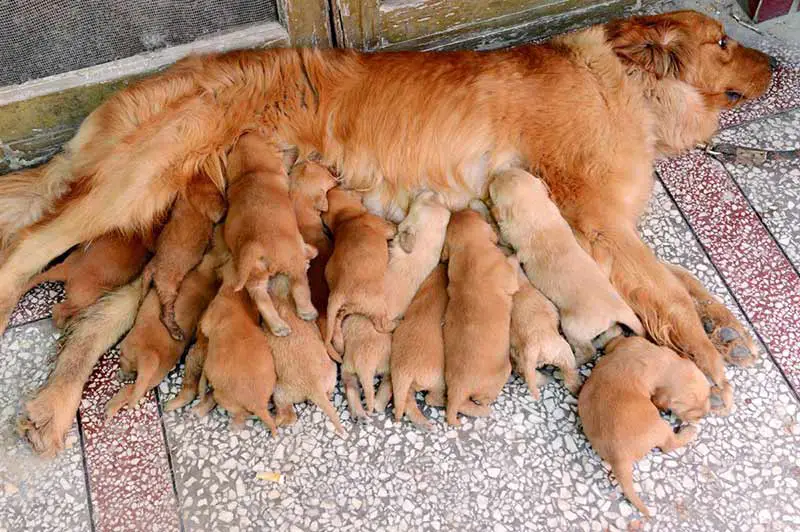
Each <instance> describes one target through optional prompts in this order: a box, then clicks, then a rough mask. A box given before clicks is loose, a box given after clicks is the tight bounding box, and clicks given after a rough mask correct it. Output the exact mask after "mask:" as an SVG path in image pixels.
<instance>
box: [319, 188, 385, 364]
mask: <svg viewBox="0 0 800 532" xmlns="http://www.w3.org/2000/svg"><path fill="white" fill-rule="evenodd" d="M322 218H323V221H324V222H325V224H326V225H327V226H328V228H329V229H330V230H331V232H332V233H333V241H334V248H333V255H331V258H330V260H329V261H328V265H327V266H326V267H325V278H326V279H327V281H328V286H329V287H330V290H331V293H330V297H329V298H328V316H327V326H326V333H325V344H326V345H327V346H328V352H329V353H330V355H331V357H332V358H333V359H334V360H336V361H337V362H341V361H342V358H341V356H340V355H339V353H338V352H337V351H336V350H335V349H334V348H333V346H332V343H331V342H332V340H333V337H334V335H337V336H338V335H339V334H341V333H340V331H341V328H342V321H343V320H344V318H346V317H347V316H348V315H350V314H363V315H364V316H367V317H368V318H369V319H370V320H372V323H373V325H374V326H375V329H376V330H377V331H378V332H384V333H386V332H391V331H392V329H394V323H393V322H392V319H391V317H390V316H389V309H388V306H387V304H386V294H385V292H384V281H385V278H386V269H387V266H388V263H389V247H388V244H387V240H388V239H390V238H392V237H393V236H394V234H395V232H396V228H395V226H394V224H392V223H390V222H387V221H385V220H383V219H381V218H378V217H377V216H374V215H372V214H369V213H368V212H367V211H366V209H365V208H364V206H363V205H362V203H361V198H360V197H359V196H358V194H356V193H355V192H351V191H346V190H342V189H339V188H334V189H331V190H330V191H329V192H328V212H326V213H325V214H323V215H322Z"/></svg>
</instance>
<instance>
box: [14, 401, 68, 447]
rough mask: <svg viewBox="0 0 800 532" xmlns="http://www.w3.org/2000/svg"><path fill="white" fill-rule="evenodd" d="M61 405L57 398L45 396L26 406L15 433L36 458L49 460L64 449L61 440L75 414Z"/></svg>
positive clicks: (62, 403) (62, 440)
mask: <svg viewBox="0 0 800 532" xmlns="http://www.w3.org/2000/svg"><path fill="white" fill-rule="evenodd" d="M64 405H65V403H64V402H63V401H60V400H58V397H57V396H56V394H49V393H47V392H45V393H41V394H39V395H38V396H37V397H36V398H34V399H33V400H31V401H30V402H28V404H27V405H25V412H24V414H23V416H22V418H21V419H20V420H19V421H18V422H17V431H18V432H19V434H20V436H22V437H23V438H25V439H27V440H28V442H30V444H31V447H33V450H34V451H35V452H36V453H37V454H40V455H42V456H44V457H48V458H52V457H54V456H55V455H57V454H58V453H59V452H60V451H61V450H62V449H64V439H65V438H66V435H67V432H68V431H69V429H70V427H71V426H72V422H73V420H74V418H75V412H74V411H73V410H72V409H70V408H69V407H68V406H67V407H66V408H65V406H64Z"/></svg>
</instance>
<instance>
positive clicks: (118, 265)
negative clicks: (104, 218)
mask: <svg viewBox="0 0 800 532" xmlns="http://www.w3.org/2000/svg"><path fill="white" fill-rule="evenodd" d="M149 240H152V239H151V238H148V239H147V240H144V239H142V238H141V237H139V236H136V235H134V236H130V237H126V236H122V235H119V234H117V233H108V234H106V235H103V236H101V237H100V238H98V239H97V240H94V241H93V242H89V243H86V244H82V245H81V246H80V247H78V248H77V249H75V250H74V251H73V252H72V253H71V254H70V255H69V256H68V257H67V258H66V259H65V260H64V262H62V263H60V264H57V265H55V266H53V267H52V268H50V269H49V270H47V271H45V272H42V273H40V274H39V275H37V276H36V277H34V278H33V279H31V282H30V284H29V286H28V288H27V290H30V289H31V288H33V287H34V286H36V285H38V284H40V283H43V282H45V281H63V282H64V290H65V291H66V293H67V297H66V299H65V300H64V301H63V302H62V303H58V304H56V305H54V306H53V321H54V322H55V324H56V327H58V328H59V329H61V328H63V327H64V325H65V324H66V323H67V321H69V320H70V319H72V317H73V316H75V315H76V314H78V312H80V311H81V310H83V309H85V308H86V307H88V306H89V305H91V304H92V303H94V302H95V301H97V300H98V299H99V298H100V296H102V295H103V294H104V293H106V292H110V291H112V290H113V289H115V288H117V287H120V286H123V285H125V284H128V283H129V282H131V281H132V280H133V279H134V278H135V277H136V276H137V275H139V274H140V273H141V272H142V267H143V266H144V264H145V262H147V258H148V257H149V254H150V252H149V247H150V246H149V245H148V244H150V242H149Z"/></svg>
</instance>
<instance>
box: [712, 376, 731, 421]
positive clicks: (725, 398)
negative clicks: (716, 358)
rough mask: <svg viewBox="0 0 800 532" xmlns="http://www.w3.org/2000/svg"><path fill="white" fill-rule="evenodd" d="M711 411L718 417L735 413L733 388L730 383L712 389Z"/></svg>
mask: <svg viewBox="0 0 800 532" xmlns="http://www.w3.org/2000/svg"><path fill="white" fill-rule="evenodd" d="M710 400H711V411H712V412H713V413H714V414H716V415H718V416H727V415H728V414H730V413H731V412H732V411H733V387H732V386H731V385H730V383H727V382H726V383H725V384H723V385H722V386H714V387H712V388H711V397H710Z"/></svg>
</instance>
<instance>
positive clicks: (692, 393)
mask: <svg viewBox="0 0 800 532" xmlns="http://www.w3.org/2000/svg"><path fill="white" fill-rule="evenodd" d="M675 365H676V366H677V367H676V370H675V372H676V373H677V374H678V375H679V378H678V379H677V380H678V382H679V384H678V385H677V389H674V390H672V391H671V393H670V395H671V397H670V401H669V409H670V410H672V411H673V412H674V413H675V415H676V416H678V417H679V418H680V419H682V420H683V421H688V422H689V423H695V422H697V421H700V419H701V418H703V417H705V416H706V415H707V414H708V412H709V411H710V410H711V397H710V396H711V387H710V386H709V384H708V380H707V379H706V376H705V375H703V372H702V371H700V370H699V369H698V367H697V365H695V363H694V362H692V361H691V360H688V359H685V358H681V359H680V360H678V361H676V362H675Z"/></svg>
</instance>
